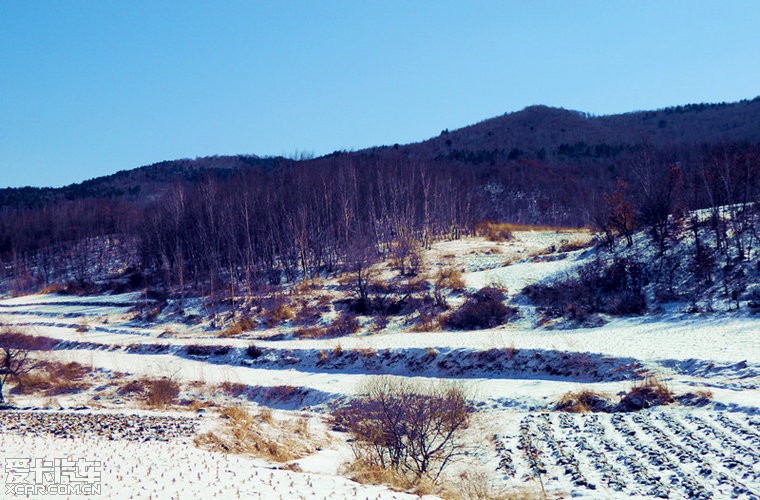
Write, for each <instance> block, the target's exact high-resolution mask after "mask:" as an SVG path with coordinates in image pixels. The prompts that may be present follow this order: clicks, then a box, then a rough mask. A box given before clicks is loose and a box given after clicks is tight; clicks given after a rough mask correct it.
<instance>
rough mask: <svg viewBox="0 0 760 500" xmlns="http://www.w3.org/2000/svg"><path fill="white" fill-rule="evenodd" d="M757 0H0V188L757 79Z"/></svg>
mask: <svg viewBox="0 0 760 500" xmlns="http://www.w3.org/2000/svg"><path fill="white" fill-rule="evenodd" d="M758 26H760V2H757V1H754V0H752V1H683V2H675V1H635V2H634V1H630V2H623V1H612V0H609V1H601V0H600V1H557V2H549V1H535V2H534V1H527V0H524V1H519V2H518V1H515V2H511V1H493V2H488V1H460V2H453V1H445V0H438V1H415V0H407V1H382V2H381V1H370V0H367V1H358V0H357V1H348V0H346V1H329V0H321V1H317V0H314V1H311V2H300V1H287V2H285V1H283V2H274V1H258V2H257V1H240V2H234V1H209V2H200V1H192V0H185V1H168V0H162V1H134V0H133V1H108V0H90V1H77V0H69V1H52V0H51V1H46V2H40V1H34V0H0V186H21V185H34V186H60V185H64V184H68V183H72V182H79V181H82V180H85V179H88V178H92V177H96V176H100V175H106V174H109V173H113V172H115V171H117V170H122V169H130V168H135V167H138V166H141V165H145V164H150V163H154V162H157V161H161V160H168V159H176V158H193V157H196V156H205V155H213V154H238V153H242V154H258V155H293V154H295V153H297V152H310V153H314V154H316V155H320V154H325V153H329V152H332V151H334V150H336V149H349V150H350V149H360V148H364V147H369V146H373V145H380V144H393V143H396V142H398V143H406V142H415V141H418V140H423V139H426V138H428V137H430V136H433V135H436V134H438V133H439V132H440V131H441V129H444V128H449V129H454V128H458V127H462V126H465V125H469V124H471V123H474V122H478V121H481V120H483V119H486V118H489V117H492V116H496V115H500V114H502V113H505V112H510V111H517V110H519V109H522V108H524V107H525V106H529V105H531V104H548V105H553V106H562V107H565V108H570V109H578V110H581V111H587V112H591V113H595V114H608V113H615V112H625V111H632V110H639V109H652V108H659V107H664V106H668V105H675V104H685V103H690V102H719V101H735V100H740V99H744V98H753V97H755V96H757V95H760V31H758Z"/></svg>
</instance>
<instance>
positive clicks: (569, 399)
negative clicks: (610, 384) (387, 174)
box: [554, 389, 608, 413]
mask: <svg viewBox="0 0 760 500" xmlns="http://www.w3.org/2000/svg"><path fill="white" fill-rule="evenodd" d="M606 401H607V398H606V396H605V395H603V394H600V393H597V392H594V391H591V390H587V389H586V390H581V391H578V392H568V393H567V394H565V395H564V396H562V398H560V400H559V401H558V402H557V404H556V406H555V407H554V408H555V409H556V410H559V411H566V412H569V413H590V412H594V411H601V410H602V408H603V407H608V404H607V403H606Z"/></svg>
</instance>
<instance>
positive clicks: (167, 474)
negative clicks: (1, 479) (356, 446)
mask: <svg viewBox="0 0 760 500" xmlns="http://www.w3.org/2000/svg"><path fill="white" fill-rule="evenodd" d="M0 450H1V451H0V460H2V462H3V463H4V462H5V460H4V459H6V458H22V457H29V458H44V459H46V460H48V459H49V460H52V459H53V458H60V457H71V458H73V459H75V460H76V459H79V458H84V459H86V460H88V461H93V460H94V461H100V462H102V472H101V488H102V490H101V495H102V498H124V499H127V498H166V499H170V498H171V499H175V498H176V499H179V498H182V499H185V498H205V499H207V498H212V497H214V498H260V499H267V500H268V499H283V500H285V499H298V498H302V499H333V498H357V497H361V498H369V499H404V498H410V499H411V498H419V497H417V496H416V495H408V494H403V493H396V492H392V491H389V490H388V489H387V488H384V487H379V486H365V485H360V484H358V483H355V482H353V481H349V480H347V479H344V478H342V477H339V476H337V475H335V474H321V473H318V472H315V473H298V472H291V471H288V470H277V469H274V468H272V465H271V464H268V463H266V462H264V461H261V460H256V459H252V458H248V457H245V456H239V455H228V454H222V453H215V452H210V451H205V450H202V449H200V448H197V447H195V446H193V445H192V443H188V442H183V441H172V442H132V441H109V440H107V439H102V438H92V437H85V438H80V439H76V440H72V439H61V438H51V437H49V436H44V437H43V436H25V437H20V436H17V435H13V434H6V433H4V434H0ZM321 458H322V459H323V460H325V461H327V460H335V458H336V457H329V456H322V457H321ZM325 469H327V470H329V467H325Z"/></svg>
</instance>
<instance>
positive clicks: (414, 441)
mask: <svg viewBox="0 0 760 500" xmlns="http://www.w3.org/2000/svg"><path fill="white" fill-rule="evenodd" d="M471 412H472V409H471V407H470V405H469V404H468V402H467V399H466V397H465V393H464V391H463V390H462V389H461V388H460V387H458V386H453V385H450V384H445V383H443V382H442V383H439V384H436V385H433V386H428V387H422V386H420V385H419V384H415V383H413V382H409V381H406V380H403V379H394V378H390V377H379V378H377V379H375V380H374V381H373V382H370V383H369V385H368V386H367V387H366V394H365V395H364V396H361V397H359V398H357V399H354V400H353V401H351V402H350V403H349V404H348V405H347V406H346V407H343V408H340V409H338V410H336V411H335V413H334V419H335V422H336V424H337V425H338V426H339V427H344V428H346V429H347V430H348V431H349V432H350V433H351V434H352V436H353V437H354V439H355V441H354V443H355V444H354V453H355V454H356V456H357V458H358V459H361V460H366V461H368V462H370V463H372V464H373V465H376V466H380V467H382V468H390V469H393V470H395V471H396V472H399V473H401V474H405V475H406V474H411V475H413V476H414V477H415V478H417V479H419V478H422V477H430V478H431V479H433V480H436V479H438V477H439V476H440V475H441V472H442V471H443V470H444V469H445V468H446V466H447V465H448V464H450V463H451V461H452V460H454V459H456V458H457V457H458V456H460V455H462V454H463V453H464V445H463V443H462V440H461V437H462V432H463V431H464V430H465V429H466V428H467V427H468V426H469V423H470V414H471Z"/></svg>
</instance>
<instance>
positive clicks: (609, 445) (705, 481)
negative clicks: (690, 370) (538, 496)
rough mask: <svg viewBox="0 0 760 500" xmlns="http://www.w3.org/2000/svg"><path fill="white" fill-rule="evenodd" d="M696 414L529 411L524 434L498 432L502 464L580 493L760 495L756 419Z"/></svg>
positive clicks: (509, 473)
mask: <svg viewBox="0 0 760 500" xmlns="http://www.w3.org/2000/svg"><path fill="white" fill-rule="evenodd" d="M690 415H692V414H690V413H683V412H677V411H652V412H645V413H634V414H625V415H622V414H616V415H606V414H602V415H600V414H563V413H559V414H557V413H553V414H549V413H543V414H536V413H532V414H528V415H526V416H525V417H524V418H523V419H522V422H521V424H520V430H519V432H518V433H517V434H503V435H499V436H497V450H498V451H499V453H500V455H501V457H500V464H502V465H500V470H501V471H502V472H503V473H504V479H505V481H507V482H508V483H511V484H515V485H516V484H517V483H518V482H520V481H523V480H525V479H526V478H527V479H533V480H535V481H537V482H538V481H542V482H543V483H544V487H545V489H546V490H547V492H562V491H565V492H568V491H569V492H571V494H572V495H573V496H587V497H592V498H597V497H622V496H627V497H637V496H646V497H660V498H727V497H732V498H746V499H753V498H757V497H758V495H760V493H759V491H760V466H758V463H759V462H760V451H758V448H757V447H756V446H753V445H752V442H753V439H754V435H753V434H752V433H751V431H749V430H747V429H749V428H750V427H751V425H752V423H753V422H754V421H753V420H751V419H753V418H754V417H748V416H745V415H741V414H735V415H731V416H727V415H725V414H723V413H716V412H705V413H702V414H700V415H699V416H698V417H694V420H695V422H696V423H695V422H694V421H692V420H690V419H689V418H690ZM705 429H709V430H711V432H699V431H701V430H705ZM510 450H512V451H510ZM504 464H508V466H505V465H504Z"/></svg>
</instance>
